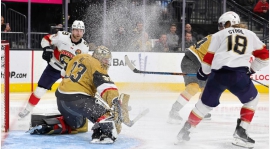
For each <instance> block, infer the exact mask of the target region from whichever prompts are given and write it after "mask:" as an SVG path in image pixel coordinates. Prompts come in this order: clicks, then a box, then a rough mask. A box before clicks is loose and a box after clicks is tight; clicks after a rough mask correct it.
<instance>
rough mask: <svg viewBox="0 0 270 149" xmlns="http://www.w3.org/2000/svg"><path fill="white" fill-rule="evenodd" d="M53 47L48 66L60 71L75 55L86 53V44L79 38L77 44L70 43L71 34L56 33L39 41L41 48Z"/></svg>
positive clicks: (87, 48)
mask: <svg viewBox="0 0 270 149" xmlns="http://www.w3.org/2000/svg"><path fill="white" fill-rule="evenodd" d="M47 46H54V51H53V57H52V58H51V61H50V63H49V64H50V65H51V66H52V67H53V68H54V69H56V70H59V71H61V69H63V68H64V67H65V66H66V65H67V63H68V62H69V61H70V60H71V59H72V58H73V57H74V56H75V55H77V54H81V53H88V50H89V47H88V44H87V42H86V41H85V40H84V39H83V38H81V40H80V41H79V42H77V43H74V42H72V41H71V33H69V32H65V31H58V32H57V33H56V34H52V35H46V36H44V37H43V39H42V40H41V47H42V48H44V47H47Z"/></svg>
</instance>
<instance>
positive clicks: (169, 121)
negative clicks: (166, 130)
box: [167, 118, 182, 125]
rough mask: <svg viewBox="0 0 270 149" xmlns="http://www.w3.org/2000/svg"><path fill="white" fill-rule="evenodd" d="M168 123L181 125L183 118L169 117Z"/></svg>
mask: <svg viewBox="0 0 270 149" xmlns="http://www.w3.org/2000/svg"><path fill="white" fill-rule="evenodd" d="M167 123H169V124H177V125H179V124H181V123H182V120H176V119H173V118H169V119H168V120H167Z"/></svg>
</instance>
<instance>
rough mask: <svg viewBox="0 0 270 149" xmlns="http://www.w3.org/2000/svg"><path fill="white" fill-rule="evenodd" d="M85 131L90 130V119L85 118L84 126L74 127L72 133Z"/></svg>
mask: <svg viewBox="0 0 270 149" xmlns="http://www.w3.org/2000/svg"><path fill="white" fill-rule="evenodd" d="M83 132H88V120H87V119H85V123H84V124H83V126H82V127H80V128H77V129H72V133H83Z"/></svg>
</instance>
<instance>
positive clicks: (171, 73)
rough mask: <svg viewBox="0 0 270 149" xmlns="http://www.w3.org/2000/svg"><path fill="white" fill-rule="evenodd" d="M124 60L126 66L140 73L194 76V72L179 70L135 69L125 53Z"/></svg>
mask: <svg viewBox="0 0 270 149" xmlns="http://www.w3.org/2000/svg"><path fill="white" fill-rule="evenodd" d="M125 61H126V64H127V65H128V67H129V68H130V69H131V70H132V71H133V72H134V73H142V74H160V75H183V76H185V75H186V76H196V74H195V73H194V74H193V73H179V72H154V71H141V70H138V69H136V68H135V67H134V66H133V65H132V64H131V62H130V60H129V58H128V56H127V55H125Z"/></svg>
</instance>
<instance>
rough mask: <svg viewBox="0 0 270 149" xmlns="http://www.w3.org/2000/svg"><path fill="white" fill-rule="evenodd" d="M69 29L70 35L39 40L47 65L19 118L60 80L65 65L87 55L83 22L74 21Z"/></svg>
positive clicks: (28, 111) (64, 33) (56, 35)
mask: <svg viewBox="0 0 270 149" xmlns="http://www.w3.org/2000/svg"><path fill="white" fill-rule="evenodd" d="M71 28H72V32H71V33H69V32H66V31H58V32H57V33H56V34H52V35H46V36H44V37H43V39H42V40H41V47H42V48H43V54H42V58H43V59H44V60H45V61H47V62H48V65H47V67H46V68H45V70H44V71H43V73H42V75H41V77H40V79H39V81H38V86H37V88H36V89H35V91H34V92H33V93H32V94H31V96H30V98H29V100H28V103H27V105H26V107H25V108H24V109H23V111H21V112H20V113H19V116H20V117H21V118H24V117H25V116H27V115H28V114H29V113H30V112H31V111H32V110H33V108H34V107H35V106H36V105H37V104H38V102H39V100H40V98H41V97H42V96H43V95H44V94H45V93H46V91H47V90H50V89H51V87H52V85H53V84H54V83H55V82H56V81H57V80H58V79H60V78H61V74H64V72H65V67H66V66H67V63H68V62H69V61H70V60H71V59H72V58H73V57H74V56H75V55H78V54H81V53H88V51H89V47H88V44H87V42H86V41H85V40H84V39H83V38H82V37H83V34H84V32H85V26H84V23H83V21H79V20H75V21H74V22H73V24H72V27H71Z"/></svg>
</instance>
